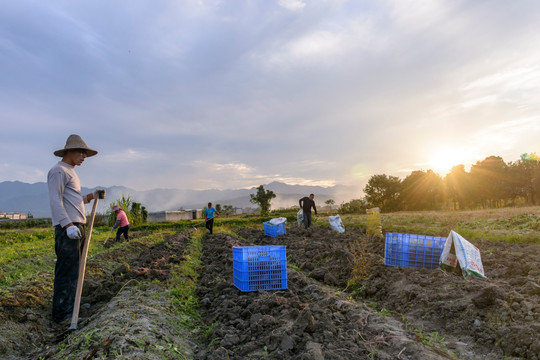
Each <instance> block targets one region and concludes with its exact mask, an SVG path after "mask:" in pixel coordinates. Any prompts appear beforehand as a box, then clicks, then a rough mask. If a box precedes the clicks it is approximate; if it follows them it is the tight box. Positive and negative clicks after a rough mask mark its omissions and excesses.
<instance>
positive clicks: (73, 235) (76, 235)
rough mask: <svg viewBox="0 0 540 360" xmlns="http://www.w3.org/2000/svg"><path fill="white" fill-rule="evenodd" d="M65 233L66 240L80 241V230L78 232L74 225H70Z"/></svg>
mask: <svg viewBox="0 0 540 360" xmlns="http://www.w3.org/2000/svg"><path fill="white" fill-rule="evenodd" d="M66 232H67V236H68V238H70V239H72V240H76V239H80V238H81V236H82V234H81V230H79V228H78V227H76V226H75V225H71V226H70V227H68V228H67V229H66Z"/></svg>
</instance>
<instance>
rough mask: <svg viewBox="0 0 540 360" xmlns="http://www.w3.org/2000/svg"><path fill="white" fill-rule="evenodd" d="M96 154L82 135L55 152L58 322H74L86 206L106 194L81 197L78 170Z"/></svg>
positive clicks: (52, 186)
mask: <svg viewBox="0 0 540 360" xmlns="http://www.w3.org/2000/svg"><path fill="white" fill-rule="evenodd" d="M96 154H97V151H96V150H92V149H90V148H89V147H88V146H87V145H86V143H85V142H84V141H83V140H82V139H81V137H80V136H79V135H70V136H69V137H68V139H67V141H66V145H65V146H64V148H63V149H60V150H57V151H55V152H54V155H56V156H59V157H61V158H62V160H60V161H59V162H58V163H57V164H56V165H54V166H53V167H52V168H51V170H50V171H49V174H48V175H47V185H48V187H49V203H50V206H51V215H52V225H53V226H54V236H55V244H54V250H55V252H56V265H55V268H54V293H53V305H52V316H53V319H54V320H55V321H57V322H62V321H63V320H66V319H69V318H71V316H72V313H73V305H74V302H75V293H76V289H77V278H78V270H79V256H80V254H81V252H82V249H83V245H84V240H85V238H86V233H85V224H86V213H85V210H84V204H85V203H89V202H90V201H91V200H92V199H95V198H97V197H98V196H97V193H98V191H104V190H96V191H94V192H93V193H90V194H87V195H84V196H83V195H81V182H80V181H79V177H78V176H77V174H76V173H75V166H80V165H81V164H82V163H83V162H84V159H86V158H87V157H90V156H94V155H96Z"/></svg>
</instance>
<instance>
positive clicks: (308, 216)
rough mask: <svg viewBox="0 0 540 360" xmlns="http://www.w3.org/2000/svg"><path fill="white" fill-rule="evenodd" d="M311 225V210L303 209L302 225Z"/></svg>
mask: <svg viewBox="0 0 540 360" xmlns="http://www.w3.org/2000/svg"><path fill="white" fill-rule="evenodd" d="M310 225H311V211H304V226H305V227H306V229H307V228H308V227H309V226H310Z"/></svg>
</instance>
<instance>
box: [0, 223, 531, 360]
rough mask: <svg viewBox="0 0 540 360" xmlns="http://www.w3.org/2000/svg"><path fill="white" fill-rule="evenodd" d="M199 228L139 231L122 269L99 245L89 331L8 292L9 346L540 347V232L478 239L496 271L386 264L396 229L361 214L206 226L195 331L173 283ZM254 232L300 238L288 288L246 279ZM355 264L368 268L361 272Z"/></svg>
mask: <svg viewBox="0 0 540 360" xmlns="http://www.w3.org/2000/svg"><path fill="white" fill-rule="evenodd" d="M261 228H262V227H261ZM190 236H191V234H190V233H188V232H182V233H177V234H175V235H172V236H169V237H168V238H167V239H166V240H165V241H164V242H162V243H158V244H157V245H153V246H147V245H145V244H144V241H142V240H140V241H139V240H138V239H137V236H135V237H134V239H133V240H132V241H130V243H129V244H124V245H123V247H122V248H120V247H119V248H118V253H117V254H116V255H118V256H122V257H123V259H125V260H124V261H123V262H122V264H119V265H118V266H117V267H115V268H114V269H112V268H111V269H108V268H104V267H103V266H102V265H101V264H102V263H104V260H105V259H103V258H100V257H99V256H96V257H94V258H91V259H89V262H88V267H87V272H88V276H87V278H86V279H87V280H86V282H85V286H84V291H83V298H82V302H83V303H84V304H88V305H85V306H83V307H82V308H81V319H80V321H79V325H78V329H77V330H75V331H72V332H66V329H67V327H68V326H69V324H67V325H64V326H59V325H56V324H54V323H53V322H52V321H51V319H50V309H49V308H48V307H47V306H46V305H40V302H39V301H38V302H35V301H34V302H32V301H30V299H31V297H32V290H31V289H27V292H26V294H22V293H21V297H24V299H26V300H25V301H22V300H21V301H18V302H16V303H15V302H11V303H7V302H5V301H4V302H2V304H3V306H2V307H1V308H0V358H5V359H100V358H101V359H103V358H104V359H154V358H155V359H160V358H167V359H186V358H193V359H262V358H274V359H512V358H516V359H518V358H519V359H539V354H540V338H539V336H538V334H539V333H540V266H539V263H540V245H537V244H528V245H524V244H508V243H499V242H488V241H484V240H482V239H470V241H471V242H473V243H474V244H475V245H476V246H477V247H478V248H479V249H480V251H481V254H482V261H483V265H484V269H485V273H486V276H487V277H488V279H487V280H480V279H465V278H463V276H462V275H461V273H459V272H447V271H443V270H440V269H436V270H427V269H423V268H396V267H390V266H385V265H384V264H383V260H384V239H382V238H379V237H375V236H366V235H365V234H364V232H363V230H362V229H361V228H353V229H347V230H346V232H345V233H342V234H340V233H336V232H334V231H332V230H331V229H330V228H329V227H325V226H315V227H312V228H311V229H309V230H304V229H302V228H299V227H297V226H296V225H295V224H288V226H287V233H286V234H284V235H281V236H278V237H276V238H271V237H268V236H265V235H264V233H263V231H262V229H247V228H246V229H240V230H239V231H238V236H233V235H228V234H214V235H205V236H204V238H203V246H204V247H203V257H202V266H201V269H200V278H199V283H198V288H197V291H196V295H197V298H198V301H199V304H200V305H199V311H200V313H201V314H202V323H203V324H205V326H203V327H202V329H203V330H201V331H198V332H188V331H186V330H182V329H183V327H182V326H179V324H182V323H183V321H184V320H185V319H183V318H182V316H181V315H178V313H177V312H175V311H174V309H173V308H172V305H171V303H170V301H169V294H168V291H169V290H168V286H167V284H168V281H169V279H170V277H171V276H172V275H173V274H171V269H173V268H174V267H173V266H172V265H173V264H176V263H179V262H181V261H183V256H184V251H185V249H186V247H187V245H188V244H189V242H190ZM249 245H285V246H286V251H287V263H288V267H287V288H286V289H282V290H274V291H256V292H241V291H240V290H238V289H237V288H236V287H235V286H234V283H233V270H232V265H233V255H232V248H233V247H234V246H249ZM115 246H117V245H115ZM113 249H114V248H113ZM116 255H115V252H114V251H112V252H110V253H108V254H107V256H111V257H114V256H116ZM358 261H361V262H360V264H361V266H360V265H358V264H359V263H358ZM354 264H356V265H354ZM353 273H354V274H360V275H361V276H360V280H359V281H358V282H357V283H356V284H355V285H354V286H352V285H349V286H348V285H347V284H348V282H349V279H350V278H351V277H352V275H353ZM33 286H35V288H36V289H39V284H33ZM36 292H37V290H36ZM0 295H2V294H0ZM2 296H3V295H2ZM40 296H42V297H43V296H50V294H47V293H45V294H40ZM24 299H23V300H24ZM44 304H46V302H45V303H44Z"/></svg>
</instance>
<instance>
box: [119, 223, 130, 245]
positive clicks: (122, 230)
mask: <svg viewBox="0 0 540 360" xmlns="http://www.w3.org/2000/svg"><path fill="white" fill-rule="evenodd" d="M128 230H129V225H126V226H122V227H120V228H118V230H116V241H120V235H122V234H124V239H126V241H129V235H128Z"/></svg>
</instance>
